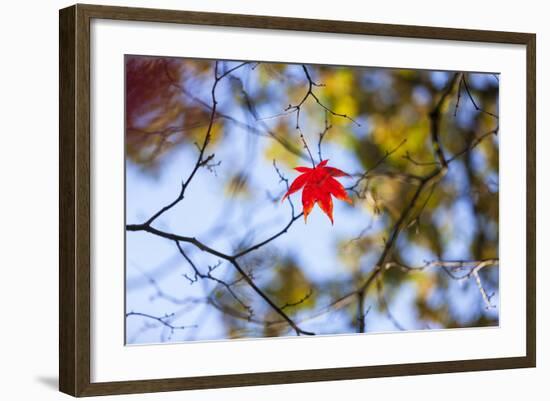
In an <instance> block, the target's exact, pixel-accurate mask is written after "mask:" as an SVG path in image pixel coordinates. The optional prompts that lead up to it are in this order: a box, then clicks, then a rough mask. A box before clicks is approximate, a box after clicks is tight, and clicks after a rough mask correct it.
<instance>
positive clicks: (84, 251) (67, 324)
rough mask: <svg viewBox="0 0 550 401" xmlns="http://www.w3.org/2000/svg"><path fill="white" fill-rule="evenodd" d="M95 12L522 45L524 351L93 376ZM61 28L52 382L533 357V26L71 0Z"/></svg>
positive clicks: (388, 371) (265, 380) (433, 365)
mask: <svg viewBox="0 0 550 401" xmlns="http://www.w3.org/2000/svg"><path fill="white" fill-rule="evenodd" d="M95 18H97V19H110V20H125V21H143V22H162V23H173V24H178V23H180V24H192V25H205V26H221V27H240V28H259V29H264V28H266V29H274V30H289V31H309V32H325V33H343V34H355V35H374V36H391V37H401V38H417V39H441V40H450V41H474V42H492V43H506V44H519V45H524V46H526V54H527V59H526V60H525V62H526V71H527V85H526V87H527V93H526V99H527V105H526V107H527V109H526V110H527V120H526V132H527V137H526V141H527V153H528V154H527V177H526V183H527V194H526V196H527V200H526V201H527V217H526V219H527V228H526V233H527V243H526V249H527V260H526V266H527V272H526V274H527V279H526V284H527V288H526V294H527V300H526V311H525V313H526V327H525V332H526V351H527V352H526V355H525V356H523V357H506V358H492V359H473V360H458V361H440V362H430V363H407V364H400V365H380V366H367V367H344V368H329V369H314V370H297V371H279V372H257V373H250V374H230V375H223V376H201V377H188V378H185V377H183V378H166V379H154V380H135V381H120V382H100V383H93V382H91V378H90V377H91V375H90V364H91V352H90V349H91V333H90V331H91V330H90V319H91V316H90V297H91V292H90V269H91V265H90V255H91V251H90V212H91V200H90V199H91V196H90V176H91V166H90V21H91V20H92V19H95ZM59 27H60V39H59V45H60V69H59V80H60V86H59V91H60V104H59V106H60V114H59V121H60V145H59V151H60V165H59V171H60V174H59V180H60V186H59V197H60V200H59V216H60V217H59V218H60V220H59V224H60V236H59V252H60V265H59V269H60V270H59V280H60V281H59V283H60V286H59V288H60V290H59V291H60V292H59V322H60V323H59V388H60V390H61V391H62V392H64V393H67V394H70V395H73V396H94V395H106V394H123V393H144V392H156V391H174V390H188V389H206V388H220V387H235V386H250V385H267V384H281V383H298V382H314V381H325V380H347V379H363V378H374V377H389V376H401V375H420V374H433V373H450V372H465V371H479V370H493V369H511V368H526V367H534V366H535V361H536V312H535V300H536V293H535V287H536V285H535V283H536V279H535V276H536V266H535V243H536V238H535V231H536V226H535V213H536V211H535V194H536V192H535V120H536V102H535V99H536V95H535V82H536V81H535V79H536V78H535V75H536V69H535V68H536V59H535V49H536V37H535V35H534V34H529V33H513V32H495V31H481V30H466V29H450V28H435V27H420V26H404V25H390V24H371V23H360V22H345V21H328V20H313V19H298V18H282V17H267V16H252V15H235V14H218V13H203V12H190V11H169V10H155V9H141V8H124V7H109V6H95V5H75V6H72V7H69V8H65V9H63V10H61V11H60V17H59Z"/></svg>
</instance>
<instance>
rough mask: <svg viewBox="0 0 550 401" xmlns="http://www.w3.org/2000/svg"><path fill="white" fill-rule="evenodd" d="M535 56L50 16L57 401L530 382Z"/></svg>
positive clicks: (486, 44) (214, 20)
mask: <svg viewBox="0 0 550 401" xmlns="http://www.w3.org/2000/svg"><path fill="white" fill-rule="evenodd" d="M535 113H536V103H535V35H534V34H529V33H512V32H494V31H479V30H464V29H450V28H434V27H418V26H402V25H385V24H370V23H359V22H345V21H323V20H311V19H295V18H281V17H267V16H250V15H231V14H216V13H200V12H188V11H168V10H153V9H137V8H120V7H105V6H94V5H75V6H72V7H69V8H66V9H63V10H61V11H60V344H59V345H60V382H59V383H60V390H61V391H63V392H65V393H68V394H71V395H73V396H91V395H104V394H121V393H142V392H155V391H172V390H185V389H200V388H217V387H231V386H247V385H262V384H278V383H296V382H310V381H323V380H341V379H359V378H373V377H384V376H398V375H418V374H432V373H442V372H461V371H475V370H489V369H510V368H522V367H534V366H535V359H536V358H535V355H536V348H535V344H536V341H535V332H536V329H535V324H536V323H535V297H536V295H535Z"/></svg>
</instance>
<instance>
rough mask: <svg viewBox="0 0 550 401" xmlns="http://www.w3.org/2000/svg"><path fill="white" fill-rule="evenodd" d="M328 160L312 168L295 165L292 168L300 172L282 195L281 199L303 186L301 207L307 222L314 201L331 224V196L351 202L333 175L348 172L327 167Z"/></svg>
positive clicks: (340, 175)
mask: <svg viewBox="0 0 550 401" xmlns="http://www.w3.org/2000/svg"><path fill="white" fill-rule="evenodd" d="M327 162H328V160H322V161H321V163H319V164H318V165H317V166H315V167H314V168H309V167H296V168H295V169H294V170H297V171H299V172H300V173H302V174H301V175H299V176H298V177H296V179H295V180H294V181H293V182H292V184H291V185H290V187H289V189H288V191H287V193H286V194H285V196H283V199H282V200H283V201H284V200H285V199H286V198H287V197H288V196H289V195H290V194H293V193H294V192H296V191H299V190H300V189H302V188H303V191H302V207H303V209H304V220H305V222H306V223H307V216H308V215H309V213H310V212H311V210H312V209H313V206H315V204H316V203H318V204H319V207H320V208H321V210H322V211H323V212H325V214H326V215H327V216H328V217H329V219H330V221H331V223H332V224H334V219H333V217H332V207H333V204H332V196H334V197H335V198H337V199H340V200H343V201H346V202H348V203H351V199H350V198H349V197H348V194H347V193H346V190H345V188H344V187H343V186H342V184H340V183H339V182H338V181H336V180H335V179H334V178H333V177H345V176H349V174H346V173H344V172H343V171H342V170H339V169H337V168H334V167H327Z"/></svg>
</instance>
